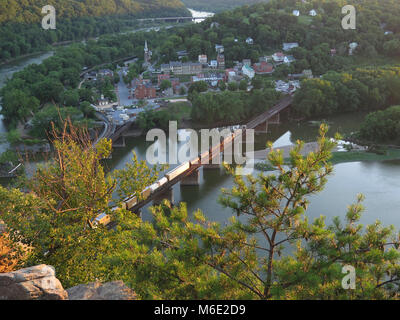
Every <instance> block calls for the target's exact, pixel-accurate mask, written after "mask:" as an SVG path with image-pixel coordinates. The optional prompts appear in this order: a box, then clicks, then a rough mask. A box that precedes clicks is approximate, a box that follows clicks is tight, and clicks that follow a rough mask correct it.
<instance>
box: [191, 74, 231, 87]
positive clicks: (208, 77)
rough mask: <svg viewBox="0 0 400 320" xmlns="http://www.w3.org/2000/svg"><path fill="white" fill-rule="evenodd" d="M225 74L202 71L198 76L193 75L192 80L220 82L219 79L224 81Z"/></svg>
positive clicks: (209, 82)
mask: <svg viewBox="0 0 400 320" xmlns="http://www.w3.org/2000/svg"><path fill="white" fill-rule="evenodd" d="M224 78H225V77H224V74H222V73H211V74H207V75H205V74H203V73H200V74H198V75H196V76H192V79H191V81H192V82H198V81H205V82H207V83H208V84H210V85H212V83H215V82H216V83H218V82H219V81H223V80H224Z"/></svg>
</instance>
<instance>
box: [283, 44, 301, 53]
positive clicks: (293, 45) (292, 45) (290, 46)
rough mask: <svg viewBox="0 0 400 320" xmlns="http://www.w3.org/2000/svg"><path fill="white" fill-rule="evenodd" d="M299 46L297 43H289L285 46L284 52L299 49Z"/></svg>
mask: <svg viewBox="0 0 400 320" xmlns="http://www.w3.org/2000/svg"><path fill="white" fill-rule="evenodd" d="M298 46H299V44H298V43H297V42H287V43H284V44H283V51H289V50H292V49H294V48H297V47H298Z"/></svg>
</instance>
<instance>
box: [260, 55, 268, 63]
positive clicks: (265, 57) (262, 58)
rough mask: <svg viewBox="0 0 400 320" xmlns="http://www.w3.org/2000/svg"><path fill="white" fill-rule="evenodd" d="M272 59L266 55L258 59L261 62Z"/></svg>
mask: <svg viewBox="0 0 400 320" xmlns="http://www.w3.org/2000/svg"><path fill="white" fill-rule="evenodd" d="M270 59H271V57H268V56H264V57H260V58H258V61H259V62H268V61H269V60H270Z"/></svg>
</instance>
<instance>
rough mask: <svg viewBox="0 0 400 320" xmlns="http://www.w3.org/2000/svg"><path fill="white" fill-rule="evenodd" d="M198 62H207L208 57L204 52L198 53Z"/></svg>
mask: <svg viewBox="0 0 400 320" xmlns="http://www.w3.org/2000/svg"><path fill="white" fill-rule="evenodd" d="M199 63H201V64H207V63H208V58H207V55H206V54H201V55H199Z"/></svg>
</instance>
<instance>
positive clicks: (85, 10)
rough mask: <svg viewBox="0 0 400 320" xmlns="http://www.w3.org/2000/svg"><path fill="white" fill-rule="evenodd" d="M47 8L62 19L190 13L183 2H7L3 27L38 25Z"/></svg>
mask: <svg viewBox="0 0 400 320" xmlns="http://www.w3.org/2000/svg"><path fill="white" fill-rule="evenodd" d="M45 5H53V6H54V7H55V8H56V11H57V17H58V18H61V19H63V18H78V17H88V16H90V17H100V16H105V15H107V16H112V15H126V14H133V15H138V16H139V15H144V14H145V15H146V16H153V15H158V14H161V13H162V14H164V15H168V14H169V13H170V14H173V13H174V14H176V13H177V12H179V13H183V12H186V9H185V7H184V5H183V3H182V2H181V1H180V0H63V1H59V0H24V1H19V0H5V1H0V24H1V23H4V22H17V23H27V24H30V23H36V22H38V21H40V20H41V19H42V17H43V15H42V13H41V9H42V7H43V6H45Z"/></svg>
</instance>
